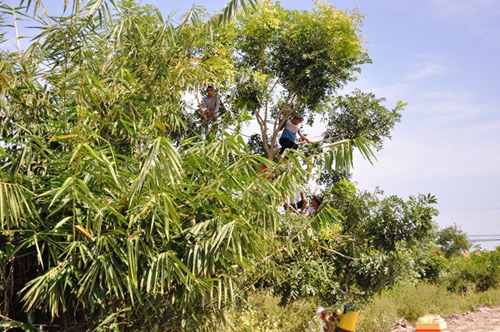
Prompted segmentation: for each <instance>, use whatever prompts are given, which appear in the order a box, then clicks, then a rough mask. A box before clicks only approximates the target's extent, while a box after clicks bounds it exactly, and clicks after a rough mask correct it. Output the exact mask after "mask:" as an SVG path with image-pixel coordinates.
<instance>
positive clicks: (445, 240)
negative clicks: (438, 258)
mask: <svg viewBox="0 0 500 332" xmlns="http://www.w3.org/2000/svg"><path fill="white" fill-rule="evenodd" d="M437 244H438V246H439V248H440V249H441V251H442V252H443V253H444V255H445V256H446V258H450V257H452V256H457V255H460V254H461V253H463V252H467V251H469V250H470V248H471V247H472V243H471V242H470V241H469V238H468V237H467V233H465V232H464V231H462V230H461V229H460V227H458V226H457V225H453V226H448V227H445V228H443V229H442V230H440V231H439V233H438V237H437Z"/></svg>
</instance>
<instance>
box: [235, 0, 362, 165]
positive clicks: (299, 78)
mask: <svg viewBox="0 0 500 332" xmlns="http://www.w3.org/2000/svg"><path fill="white" fill-rule="evenodd" d="M361 23H362V15H360V14H359V13H358V12H357V11H341V10H337V9H336V8H334V7H333V6H331V5H329V4H326V3H319V2H318V3H317V7H316V8H315V9H312V10H310V11H297V10H294V11H292V10H286V9H284V8H283V7H281V6H280V5H279V4H274V3H271V2H266V1H264V2H261V3H260V4H259V6H257V7H256V8H255V9H254V10H252V11H250V13H246V14H245V15H242V16H241V17H240V19H239V20H238V22H237V24H236V26H235V31H236V35H237V36H238V37H237V38H236V42H235V47H236V54H237V56H236V60H237V68H238V74H237V76H236V79H235V83H236V84H235V88H234V90H233V91H232V96H231V98H230V101H231V104H232V107H233V108H234V109H237V110H238V109H239V110H240V112H241V111H245V112H246V111H248V112H251V114H252V115H253V116H254V117H255V119H256V120H257V122H258V124H259V126H260V131H261V139H262V141H263V144H264V149H265V151H266V153H267V156H268V158H269V159H272V158H273V157H274V155H275V151H274V150H275V145H276V143H277V139H278V136H279V132H280V127H281V125H282V124H283V123H284V121H286V119H287V118H288V117H289V116H290V115H291V114H292V113H293V112H296V111H306V112H307V113H310V114H311V116H310V117H309V120H308V122H309V123H312V122H313V121H314V120H313V118H314V116H313V114H314V113H325V111H326V108H325V107H323V104H324V102H325V101H326V100H327V99H328V98H329V97H331V96H332V95H333V94H334V93H335V92H337V91H338V90H339V89H341V88H342V87H343V86H344V85H345V84H346V83H348V82H350V81H354V80H355V79H356V74H357V73H358V72H359V71H360V66H361V65H362V64H364V63H367V62H369V61H370V60H369V58H368V56H367V53H366V50H365V49H363V47H362V39H361V31H360V30H359V26H360V25H361ZM355 138H357V137H351V138H349V139H355ZM359 143H360V145H361V146H363V144H362V143H361V142H359Z"/></svg>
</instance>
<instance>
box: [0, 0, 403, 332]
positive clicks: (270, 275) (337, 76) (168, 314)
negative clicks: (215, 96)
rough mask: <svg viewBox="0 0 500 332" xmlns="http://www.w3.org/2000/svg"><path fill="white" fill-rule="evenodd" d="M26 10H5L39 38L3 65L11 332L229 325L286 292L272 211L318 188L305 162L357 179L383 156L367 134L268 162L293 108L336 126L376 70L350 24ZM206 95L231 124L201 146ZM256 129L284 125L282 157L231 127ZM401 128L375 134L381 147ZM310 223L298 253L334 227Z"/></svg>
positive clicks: (234, 5)
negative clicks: (337, 111)
mask: <svg viewBox="0 0 500 332" xmlns="http://www.w3.org/2000/svg"><path fill="white" fill-rule="evenodd" d="M22 4H23V2H22V1H21V5H22ZM25 5H26V7H17V8H11V7H9V6H7V5H2V6H1V8H2V13H3V18H4V23H3V26H2V29H6V28H8V27H9V26H8V25H9V24H10V22H9V21H8V20H16V18H17V17H19V16H23V17H25V18H26V19H28V18H29V17H30V15H27V14H26V12H27V11H28V10H29V11H31V10H33V12H34V18H33V22H34V24H36V25H37V26H38V28H37V30H36V31H37V33H38V34H37V35H36V36H35V37H34V39H33V40H32V42H31V43H30V45H29V47H28V48H27V49H26V50H18V51H15V52H14V51H12V50H9V49H2V58H1V60H0V61H1V62H0V82H2V84H1V86H0V97H1V98H0V109H1V111H0V121H1V128H0V133H1V135H0V167H1V168H0V230H1V233H0V245H1V247H0V272H1V275H2V279H1V284H0V286H1V288H2V291H3V292H4V293H5V294H6V295H8V296H6V297H5V298H4V300H3V301H2V303H1V307H0V313H1V314H2V316H4V317H7V319H6V321H5V322H3V323H2V325H1V326H2V327H12V328H14V327H19V328H22V329H25V330H29V331H34V330H35V329H38V328H47V327H48V328H51V327H54V328H55V329H69V328H71V327H77V326H78V327H79V328H81V329H86V330H109V329H119V328H120V327H121V328H125V329H130V330H148V331H149V330H154V329H156V330H193V329H195V328H196V327H197V326H199V325H200V324H201V322H202V321H203V320H210V319H216V320H218V321H223V319H224V317H223V315H222V309H223V308H224V306H225V304H227V303H229V302H231V301H234V300H235V299H241V298H244V296H245V294H246V292H248V291H249V290H250V289H252V288H254V287H256V285H265V284H269V283H276V284H282V283H283V282H282V281H283V277H284V273H283V271H282V270H281V268H280V266H279V264H280V263H281V262H282V259H284V258H283V257H285V256H286V255H285V254H286V251H287V249H288V248H287V246H286V244H287V241H286V239H285V241H284V240H283V238H282V237H281V235H280V233H279V232H280V230H281V229H282V227H281V226H283V224H284V223H286V222H288V217H287V216H286V215H282V214H280V213H279V212H278V211H279V208H280V206H281V204H282V203H283V198H284V197H286V196H287V195H291V194H293V193H294V192H295V189H296V188H297V187H298V186H300V185H303V184H305V182H307V179H308V176H309V175H310V174H311V172H310V168H309V167H304V165H308V166H311V165H312V163H313V160H312V157H314V158H315V160H316V162H318V163H319V164H325V165H328V166H329V167H328V168H329V169H332V168H333V166H332V165H335V169H337V170H339V171H343V170H348V169H349V166H350V165H351V164H352V149H353V147H354V146H356V147H357V148H358V149H359V151H360V152H361V153H362V155H364V156H365V157H367V158H370V157H372V156H373V152H372V150H371V146H373V144H374V143H377V142H374V143H372V140H373V137H369V135H365V133H364V132H362V130H361V131H359V134H360V135H359V136H356V135H354V136H349V137H343V138H342V140H340V141H335V142H331V143H329V144H328V145H327V146H326V147H325V149H324V150H322V151H320V152H318V153H315V155H314V156H309V157H310V158H307V157H306V156H305V155H304V154H302V153H291V154H290V156H289V160H288V162H286V163H284V162H274V161H272V160H269V159H272V157H273V156H274V144H275V140H276V138H277V136H276V135H277V134H278V131H277V125H278V123H279V122H282V121H284V120H285V119H286V117H288V116H289V115H290V114H291V113H292V112H294V111H296V110H302V111H304V112H309V113H310V114H314V113H315V112H320V113H321V112H326V110H327V109H328V108H324V105H326V103H327V102H328V101H329V100H330V97H332V94H334V93H335V92H336V91H337V90H338V89H340V88H341V87H342V86H344V85H345V84H346V83H347V82H349V81H352V80H354V79H355V74H356V73H357V72H358V71H359V66H360V65H361V64H363V63H365V62H367V61H368V57H367V55H366V51H365V50H364V49H363V48H362V45H361V38H360V31H359V24H360V23H361V21H360V20H361V15H360V14H359V13H357V12H356V11H352V12H351V11H339V10H337V9H335V8H334V7H332V6H330V5H327V4H320V5H318V7H317V8H316V9H315V10H313V11H312V12H301V11H290V10H285V9H284V8H282V7H281V6H279V5H277V4H272V3H268V2H262V3H260V4H259V5H257V4H256V1H251V0H247V1H245V0H240V1H237V0H232V1H229V3H228V4H227V6H226V7H225V8H224V9H223V10H222V12H221V13H220V14H217V15H214V16H208V15H206V14H204V12H203V11H202V10H199V9H197V8H194V9H192V10H191V11H190V12H189V13H187V14H186V15H185V17H184V19H183V20H182V21H181V22H176V21H174V20H173V19H172V18H171V17H168V18H164V17H163V16H162V15H161V14H160V13H159V11H158V10H157V9H155V8H154V7H152V6H149V5H138V4H136V3H135V2H133V1H121V2H115V1H111V0H110V1H90V2H86V3H80V1H74V2H73V6H72V7H71V8H72V9H71V13H69V14H68V15H66V16H62V17H53V16H46V15H45V14H44V13H43V11H42V10H41V9H40V8H41V1H40V0H37V1H28V2H25ZM66 5H68V1H65V6H66ZM243 6H245V8H247V11H246V12H245V11H238V8H240V7H243ZM68 8H69V7H68ZM208 83H212V84H215V85H217V86H219V87H220V91H221V94H222V95H223V97H224V100H225V101H226V104H227V110H226V111H227V113H226V115H225V116H223V117H222V119H221V121H220V125H221V127H222V128H221V131H220V132H218V133H214V135H212V136H210V137H208V138H207V139H205V138H203V137H202V136H201V135H200V132H199V130H200V127H201V124H200V119H199V118H197V116H196V113H195V110H193V109H190V107H189V105H188V103H186V102H185V100H184V99H185V96H186V94H193V93H195V92H196V91H197V90H199V89H200V87H203V86H205V85H206V84H208ZM375 104H377V105H378V101H375ZM374 108H376V107H374ZM377 109H378V108H377ZM249 115H251V117H255V118H256V119H257V121H258V123H259V124H260V125H261V128H264V129H266V128H267V123H268V120H270V119H275V120H278V121H275V122H274V124H273V126H274V127H273V130H272V139H271V141H272V143H271V144H267V138H266V136H265V133H266V132H267V129H266V130H264V131H262V133H263V136H262V137H263V139H264V145H263V146H264V148H265V149H266V153H267V154H268V157H271V158H263V157H261V156H257V155H254V154H252V153H251V151H250V149H249V145H248V144H247V143H246V142H245V141H244V140H243V139H242V137H241V136H239V135H238V134H230V133H229V132H227V131H225V130H224V129H226V128H227V127H228V126H230V125H238V124H239V125H241V123H243V122H245V121H247V120H248V118H249ZM392 118H393V119H395V118H396V115H393V117H392ZM311 119H312V118H311ZM391 121H392V120H389V121H386V122H384V121H381V123H383V124H382V125H381V127H382V129H381V130H380V131H377V130H374V131H375V132H376V133H377V134H378V135H379V136H387V135H388V130H389V128H390V127H391V126H392V125H393V122H391ZM370 130H371V129H370ZM384 130H385V131H384ZM368 131H369V130H368ZM374 141H376V140H374ZM260 166H264V167H265V171H262V170H261V167H260ZM269 174H273V175H274V178H273V179H272V180H271V179H270V178H269V176H268V175H269ZM299 220H300V222H303V223H304V224H303V227H302V228H297V229H295V231H294V232H293V233H290V234H289V235H290V239H292V240H293V239H297V238H300V237H301V236H304V234H309V235H313V236H316V235H318V234H323V233H324V232H327V233H328V234H330V233H329V232H330V231H332V227H334V226H332V220H339V214H338V212H337V211H335V209H334V208H333V207H329V208H325V209H323V210H322V211H321V212H320V213H319V214H318V215H317V216H316V217H315V218H313V219H304V218H301V217H300V218H299ZM332 234H334V233H332ZM309 235H308V236H309ZM290 243H293V241H292V242H290Z"/></svg>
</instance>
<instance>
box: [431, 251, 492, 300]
mask: <svg viewBox="0 0 500 332" xmlns="http://www.w3.org/2000/svg"><path fill="white" fill-rule="evenodd" d="M441 280H442V281H443V283H444V284H445V285H446V286H447V288H448V289H449V290H451V291H454V292H461V293H467V292H469V291H486V290H488V289H490V288H498V287H499V286H500V247H499V248H497V249H496V250H494V251H478V252H474V253H471V254H470V256H469V257H465V256H462V255H457V256H454V257H451V258H450V259H449V260H448V262H447V264H446V266H445V267H444V269H443V271H442V276H441Z"/></svg>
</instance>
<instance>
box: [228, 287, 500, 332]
mask: <svg viewBox="0 0 500 332" xmlns="http://www.w3.org/2000/svg"><path fill="white" fill-rule="evenodd" d="M481 305H487V306H498V305H500V289H490V290H488V291H486V292H475V293H470V294H468V295H466V296H464V295H460V294H456V293H450V292H449V291H447V290H446V289H445V288H444V287H442V286H441V287H440V286H438V285H432V284H425V283H422V284H419V285H417V286H415V285H411V284H406V285H400V286H398V287H395V288H394V289H392V290H389V291H385V292H383V293H382V294H380V295H378V296H376V297H375V298H374V299H373V300H372V301H371V302H370V303H369V304H367V305H365V306H364V307H362V308H361V309H360V310H359V317H360V323H359V332H387V331H389V330H390V329H391V328H392V327H393V326H394V324H395V323H396V322H397V321H398V320H399V319H400V318H402V317H404V318H405V319H407V320H408V321H410V322H415V321H416V320H417V319H418V317H421V316H425V315H427V314H440V315H442V316H447V315H450V314H453V313H456V314H460V313H465V312H467V311H475V310H476V309H477V308H478V307H479V306H481ZM317 307H318V303H317V301H316V300H315V299H305V300H299V301H296V302H294V303H292V304H290V305H288V306H285V307H281V306H279V298H277V297H273V296H271V295H266V294H262V293H256V294H253V295H251V296H250V297H249V298H248V301H247V303H245V304H244V305H242V306H240V307H239V308H236V307H234V308H232V309H230V310H228V311H227V313H226V314H227V317H228V319H229V321H230V322H231V323H230V324H229V325H227V326H226V327H225V330H226V331H236V332H247V331H252V332H253V331H255V332H257V331H258V332H275V331H276V332H278V331H280V332H283V331H287V332H299V331H300V332H303V331H319V326H320V325H319V320H318V318H317V317H316V315H315V312H316V309H317ZM327 309H329V310H328V311H329V312H331V309H333V308H327ZM219 330H223V328H221V329H219Z"/></svg>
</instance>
